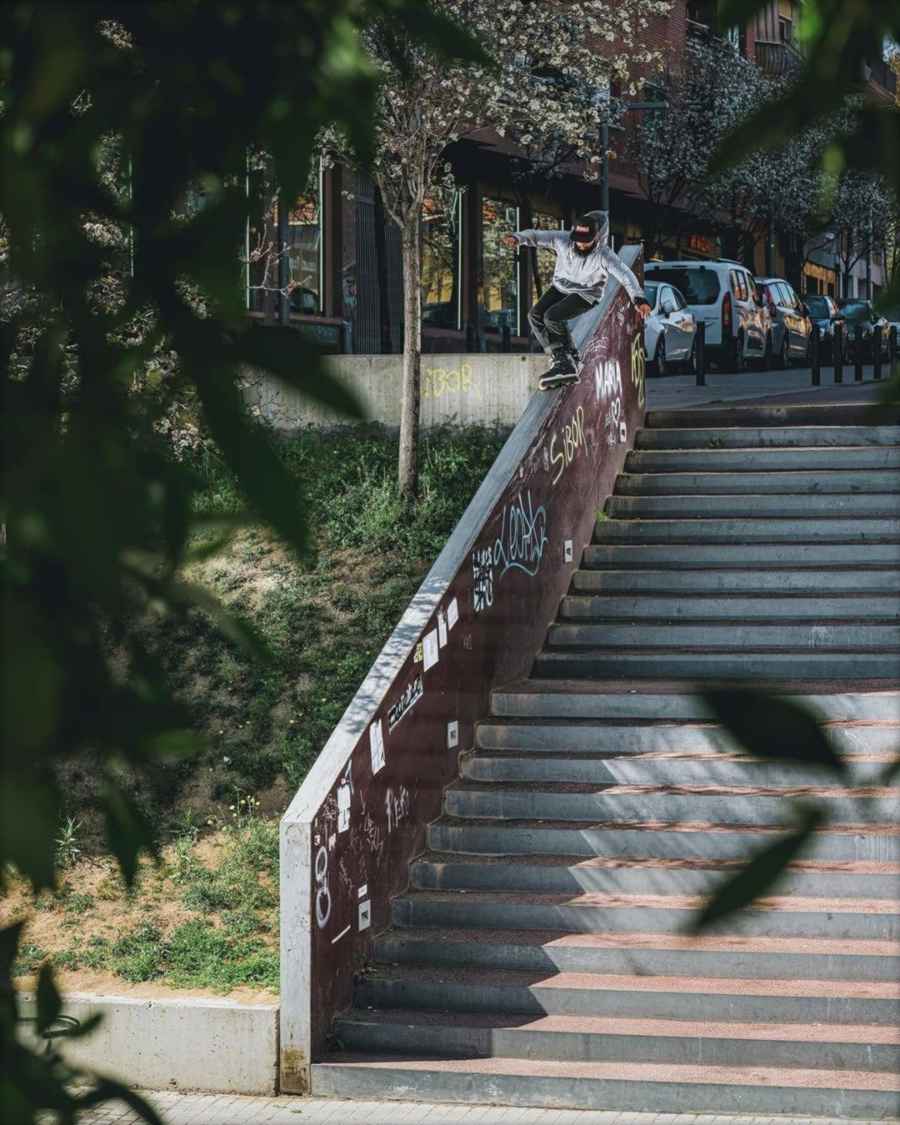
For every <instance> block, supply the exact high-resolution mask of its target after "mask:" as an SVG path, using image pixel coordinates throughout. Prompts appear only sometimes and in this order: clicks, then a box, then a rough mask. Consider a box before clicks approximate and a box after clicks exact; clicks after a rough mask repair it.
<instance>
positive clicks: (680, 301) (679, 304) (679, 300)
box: [671, 289, 687, 309]
mask: <svg viewBox="0 0 900 1125" xmlns="http://www.w3.org/2000/svg"><path fill="white" fill-rule="evenodd" d="M671 292H672V300H673V301H674V302H675V308H676V309H684V308H687V306H686V305H685V303H684V297H682V295H681V294H680V293H679V292H678V290H677V289H673V290H672V291H671Z"/></svg>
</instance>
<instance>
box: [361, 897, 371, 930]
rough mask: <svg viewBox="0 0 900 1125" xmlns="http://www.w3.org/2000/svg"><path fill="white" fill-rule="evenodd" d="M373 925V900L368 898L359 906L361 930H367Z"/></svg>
mask: <svg viewBox="0 0 900 1125" xmlns="http://www.w3.org/2000/svg"><path fill="white" fill-rule="evenodd" d="M371 925H372V900H371V899H370V898H367V899H366V901H365V902H361V903H360V904H359V928H360V930H367V929H368V928H369V926H371Z"/></svg>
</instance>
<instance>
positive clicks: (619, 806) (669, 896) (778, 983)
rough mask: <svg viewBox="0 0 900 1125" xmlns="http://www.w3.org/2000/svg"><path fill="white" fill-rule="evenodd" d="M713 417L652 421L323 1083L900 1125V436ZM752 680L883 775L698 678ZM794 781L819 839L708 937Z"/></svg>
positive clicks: (466, 775) (401, 901)
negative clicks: (893, 762)
mask: <svg viewBox="0 0 900 1125" xmlns="http://www.w3.org/2000/svg"><path fill="white" fill-rule="evenodd" d="M742 416H743V417H746V418H748V421H747V422H743V423H742ZM708 418H709V414H708V413H707V414H704V413H702V412H695V413H693V414H690V415H686V414H685V413H684V412H682V413H681V414H680V415H670V416H663V417H661V418H660V419H659V423H658V425H657V428H653V429H647V430H644V431H642V432H641V433H640V434H639V435H638V441H637V448H636V450H635V452H633V453H631V454H630V455H629V457H628V461H627V465H626V471H625V473H624V474H622V475H621V476H620V478H619V481H618V484H617V486H616V493H615V495H614V496H613V497H612V498H611V499H610V501H609V502H608V504H607V508H606V513H605V516H604V517H603V518H601V519H600V520H599V521H598V523H597V527H596V534H595V537H594V543H593V545H591V546H589V547H588V548H587V549H586V550H585V552H584V557H583V560H582V566H581V569H580V570H579V571H578V572H577V573H576V574H575V576H574V580H573V582H572V587H571V591H570V593H569V595H568V596H567V597H566V598H565V599H564V600H563V602H562V605H561V607H560V612H559V617H558V620H557V622H556V623H555V624H553V625H552V626H551V628H550V630H549V634H548V637H547V643H546V647H545V649H544V651H543V652H541V653H540V654H539V655H538V657H537V659H536V662H535V666H534V672H533V678H532V679H530V680H528V681H527V682H524V683H520V684H516V685H512V686H510V687H507V688H504V689H502V690H498V691H495V692H494V694H493V699H492V713H491V716H490V717H489V718H487V719H486V720H485V721H484V722H483V723H482V724H480V726H479V728H478V732H477V745H476V748H475V750H474V751H473V752H472V753H471V754H468V755H466V756H465V757H464V758H463V760H462V765H461V777H460V779H459V781H458V783H456V784H455V785H453V786H452V787H451V788H450V789H449V790H448V791H447V792H446V796H445V803H444V815H443V817H442V818H441V819H440V820H438V821H437V822H436V823H434V824H432V825H431V826H430V827H429V832H428V846H429V851H428V853H427V854H425V855H424V856H422V857H421V858H420V860H419V861H418V862H416V863H415V864H414V866H413V868H412V871H411V878H410V888H409V892H408V893H407V894H405V895H403V896H401V897H399V898H398V899H396V900H395V903H394V908H393V928H392V929H391V930H389V931H388V932H386V933H383V934H382V935H380V937H379V938H378V939H377V941H376V944H375V963H374V964H373V965H372V966H371V967H370V969H369V971H367V972H366V973H365V974H363V975H361V977H360V979H359V981H358V986H357V991H356V1003H355V1007H354V1009H353V1010H352V1011H351V1012H349V1013H347V1014H346V1015H345V1016H344V1017H343V1018H341V1019H339V1020H338V1021H337V1024H336V1026H335V1029H334V1037H335V1048H336V1053H335V1054H334V1055H333V1056H331V1057H329V1058H328V1059H327V1060H326V1061H324V1062H321V1063H318V1064H316V1065H315V1066H314V1068H313V1091H314V1092H315V1093H317V1094H320V1095H321V1094H333V1095H339V1096H344V1097H347V1096H350V1097H366V1098H374V1097H380V1098H398V1099H399V1098H407V1099H423V1100H430V1101H440V1100H446V1101H471V1102H497V1103H503V1104H509V1105H529V1106H555V1107H559V1108H564V1107H573V1108H595V1109H625V1110H635V1111H660V1112H665V1111H668V1112H677V1113H691V1112H697V1113H701V1112H705V1113H738V1112H740V1113H752V1114H772V1113H776V1114H777V1113H790V1114H799V1115H806V1116H814V1117H815V1116H828V1117H848V1118H853V1117H856V1118H890V1117H894V1116H900V1078H898V1077H897V1075H898V1072H900V985H898V981H900V817H898V811H900V777H897V776H896V775H895V778H894V782H893V785H894V787H893V788H886V787H884V786H880V785H879V780H878V779H879V774H880V773H881V772H882V771H883V770H884V768H885V766H886V764H887V762H888V761H890V759H891V757H892V755H893V754H894V753H896V752H897V750H898V749H900V724H898V720H900V692H898V688H900V682H898V666H900V593H898V578H900V518H898V517H900V427H896V426H880V427H873V426H835V425H818V426H809V425H804V426H794V425H772V424H771V421H772V419H771V417H770V415H769V414H768V413H767V412H766V411H765V410H756V411H750V412H749V414H748V412H747V411H743V412H741V411H735V412H734V414H733V415H731V416H729V417H726V418H725V419H724V421H725V422H726V423H727V424H726V425H709V424H705V423H707V419H708ZM728 679H742V680H746V679H752V680H754V681H755V682H757V683H758V682H761V681H762V682H766V683H768V684H769V685H770V686H771V688H772V690H776V691H779V692H786V693H789V694H791V695H794V696H801V697H804V698H805V699H806V702H807V703H808V705H809V706H812V707H814V708H815V709H816V710H817V711H818V713H819V715H820V717H821V721H822V722H823V723H824V724H826V725H827V728H828V730H829V732H830V735H831V737H832V738H833V740H834V742H835V744H836V745H837V746H838V747H840V749H841V751H842V752H843V753H845V754H846V755H847V756H848V757H849V759H850V761H851V763H852V770H853V775H854V778H855V781H856V783H857V785H858V786H859V788H857V789H855V790H846V789H843V788H841V787H840V786H838V785H836V784H835V783H834V782H833V781H832V780H830V779H829V778H828V777H825V776H823V775H822V774H817V773H816V772H815V771H814V770H812V769H809V768H805V769H804V768H801V767H797V766H790V765H786V764H781V763H778V762H773V761H759V760H755V759H751V758H749V757H747V756H746V755H745V754H743V753H742V752H741V751H740V749H739V748H738V747H737V746H736V745H735V744H733V743H732V741H731V740H730V738H729V736H728V735H727V733H726V732H725V731H724V730H722V729H721V728H719V727H717V726H715V725H714V724H713V723H712V722H711V721H710V720H709V719H708V716H707V714H706V712H705V711H704V708H703V705H702V703H701V701H700V700H699V699H698V698H697V697H696V696H695V695H694V694H693V690H694V688H695V687H696V685H697V684H698V683H702V682H704V681H706V682H708V681H713V680H715V681H722V680H728ZM791 796H795V797H796V796H806V797H809V798H810V799H814V800H816V801H818V802H820V803H822V804H825V805H827V806H828V807H829V809H830V812H831V814H832V819H831V821H830V822H829V824H828V825H827V827H826V828H825V829H824V830H822V831H820V832H819V833H818V835H817V837H816V839H815V841H814V845H813V847H812V848H811V849H810V850H809V851H808V852H807V853H806V854H804V855H803V857H802V858H801V859H799V860H797V861H796V862H794V863H793V864H792V865H791V867H790V869H789V871H788V872H787V874H786V876H785V878H784V879H783V880H782V882H781V883H780V884H779V885H778V886H777V887H776V888H774V889H773V891H772V892H771V894H770V895H769V897H767V898H766V899H764V900H762V901H757V902H756V903H755V905H754V907H753V908H752V909H751V910H747V911H743V912H741V913H740V914H737V915H735V916H733V917H731V918H730V919H728V920H726V921H724V922H722V923H721V924H720V925H719V926H718V927H717V928H716V929H715V930H713V931H711V932H709V933H707V934H705V935H704V936H702V937H691V936H688V935H687V934H686V932H685V928H686V926H687V924H688V921H689V919H690V917H691V915H692V913H693V912H694V911H696V909H697V907H698V905H699V904H700V903H701V902H702V901H703V898H704V896H705V895H707V894H708V892H709V890H710V888H711V887H713V886H714V885H715V884H716V883H717V882H718V881H720V880H721V879H722V878H723V877H724V876H725V875H726V874H727V873H728V872H729V871H730V870H733V869H734V866H735V864H738V863H739V862H741V861H742V860H744V859H745V858H746V857H747V855H748V854H749V853H750V852H752V851H753V850H754V849H755V848H757V847H759V846H761V845H764V844H766V843H768V842H770V841H772V840H773V839H775V838H777V837H778V835H779V834H780V833H781V832H782V831H783V826H784V825H786V824H788V823H790V821H791V817H792V804H791V801H790V800H789V798H790V797H791Z"/></svg>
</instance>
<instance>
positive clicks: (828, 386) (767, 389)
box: [647, 367, 887, 410]
mask: <svg viewBox="0 0 900 1125" xmlns="http://www.w3.org/2000/svg"><path fill="white" fill-rule="evenodd" d="M883 370H884V372H885V374H887V368H886V367H885V368H884V369H883ZM872 372H873V369H872V367H865V368H863V376H864V378H863V381H862V382H861V383H856V382H854V379H853V368H847V367H845V368H844V381H843V383H841V384H835V383H834V378H833V376H834V370H833V368H831V367H823V368H822V385H821V386H820V387H813V386H812V385H811V373H810V371H809V369H808V368H790V369H789V370H786V371H745V372H742V373H741V374H732V373H730V372H720V371H713V372H708V373H707V376H706V386H705V387H698V386H697V385H696V378H695V376H693V375H667V376H664V377H663V378H656V379H648V380H647V405H648V406H649V407H650V408H651V409H654V410H661V409H675V410H677V409H678V407H681V406H698V405H700V404H703V403H714V402H738V401H742V400H747V401H750V400H757V399H761V398H765V399H766V400H767V401H769V400H771V401H773V402H777V401H779V400H780V401H782V402H784V404H785V405H787V404H788V403H790V402H859V401H865V400H869V399H871V400H873V401H874V400H875V399H876V398H877V395H878V391H879V389H880V387H881V384H880V383H876V382H875V381H874V380H873V377H872Z"/></svg>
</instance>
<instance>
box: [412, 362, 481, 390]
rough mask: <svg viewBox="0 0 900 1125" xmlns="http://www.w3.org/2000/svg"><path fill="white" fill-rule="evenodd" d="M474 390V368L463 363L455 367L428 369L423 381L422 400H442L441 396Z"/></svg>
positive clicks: (424, 373)
mask: <svg viewBox="0 0 900 1125" xmlns="http://www.w3.org/2000/svg"><path fill="white" fill-rule="evenodd" d="M471 390H472V366H471V364H468V363H463V364H461V365H460V367H459V368H455V367H426V368H425V371H424V372H423V379H422V398H440V397H441V395H447V394H454V393H456V392H458V391H471Z"/></svg>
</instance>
